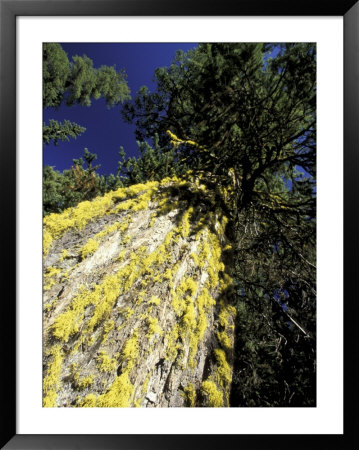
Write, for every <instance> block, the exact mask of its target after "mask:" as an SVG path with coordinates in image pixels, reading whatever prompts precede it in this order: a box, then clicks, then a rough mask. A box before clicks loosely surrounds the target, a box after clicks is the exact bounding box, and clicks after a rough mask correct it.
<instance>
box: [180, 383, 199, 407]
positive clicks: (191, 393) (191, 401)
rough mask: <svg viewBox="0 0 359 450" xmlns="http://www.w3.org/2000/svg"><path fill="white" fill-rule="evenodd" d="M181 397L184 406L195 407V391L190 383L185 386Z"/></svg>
mask: <svg viewBox="0 0 359 450" xmlns="http://www.w3.org/2000/svg"><path fill="white" fill-rule="evenodd" d="M183 396H184V398H185V403H186V406H189V407H192V408H193V407H194V406H196V398H197V394H196V389H195V387H194V385H193V384H192V383H189V384H187V386H186V387H185V388H184V393H183Z"/></svg>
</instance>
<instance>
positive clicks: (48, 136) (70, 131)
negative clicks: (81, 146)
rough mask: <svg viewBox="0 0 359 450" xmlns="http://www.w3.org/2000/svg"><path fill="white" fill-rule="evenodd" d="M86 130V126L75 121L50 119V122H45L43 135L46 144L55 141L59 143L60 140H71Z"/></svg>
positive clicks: (56, 143)
mask: <svg viewBox="0 0 359 450" xmlns="http://www.w3.org/2000/svg"><path fill="white" fill-rule="evenodd" d="M85 131H86V128H84V127H81V126H80V125H78V124H77V123H75V122H70V121H69V120H65V121H64V122H63V123H61V122H59V121H57V120H53V119H50V121H49V124H48V125H46V124H45V123H44V124H43V127H42V135H43V141H44V143H45V144H50V142H53V143H54V144H55V145H58V142H59V141H69V140H70V139H69V138H70V137H72V138H73V139H76V138H77V136H80V135H81V134H82V133H84V132H85Z"/></svg>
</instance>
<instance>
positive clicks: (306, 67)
mask: <svg viewBox="0 0 359 450" xmlns="http://www.w3.org/2000/svg"><path fill="white" fill-rule="evenodd" d="M156 80H157V90H156V91H155V92H150V91H149V90H148V89H147V88H145V87H144V88H141V89H140V91H139V92H138V95H137V97H136V99H135V100H134V101H133V102H128V103H127V104H125V106H124V109H123V116H124V118H125V119H126V120H127V121H129V122H131V123H134V124H135V125H136V136H137V138H138V139H139V140H142V141H144V140H149V139H153V137H154V136H155V135H156V134H157V135H158V141H159V145H160V147H161V148H166V147H168V145H172V148H173V149H174V151H175V157H174V158H173V160H174V161H180V162H181V163H182V164H186V165H187V167H190V168H191V170H192V171H193V172H194V173H197V174H198V176H200V175H201V176H202V180H205V181H206V183H207V186H208V188H209V189H216V187H218V186H219V185H220V186H222V187H223V188H224V189H225V192H227V196H226V198H218V201H219V202H220V204H221V206H222V207H223V208H225V209H226V210H227V212H228V214H229V215H230V217H231V223H230V226H229V227H228V230H227V232H228V233H229V234H230V235H231V239H232V242H233V244H234V245H233V255H232V257H233V265H234V267H235V270H236V295H235V297H234V298H233V301H234V303H235V304H236V306H237V310H238V316H237V317H238V323H237V345H236V349H237V358H236V367H235V374H234V383H233V392H232V404H233V406H313V405H315V401H316V399H315V392H316V386H315V373H316V369H315V364H316V362H315V361H316V355H315V348H316V344H315V343H316V340H315V334H316V316H315V314H316V267H315V261H316V256H315V245H316V222H315V218H316V213H315V209H316V201H315V194H316V189H315V176H316V52H315V45H313V44H310V43H305V44H301V43H298V44H294V43H292V44H277V45H276V44H201V45H199V47H198V48H197V49H194V50H191V51H189V52H187V53H186V54H184V53H183V52H178V53H177V55H176V58H175V60H174V61H173V63H172V64H171V65H170V66H169V67H164V68H159V69H157V71H156ZM151 164H152V162H148V163H147V165H146V167H148V168H150V167H151ZM157 170H159V169H158V168H157Z"/></svg>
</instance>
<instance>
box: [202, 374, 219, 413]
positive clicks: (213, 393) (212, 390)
mask: <svg viewBox="0 0 359 450" xmlns="http://www.w3.org/2000/svg"><path fill="white" fill-rule="evenodd" d="M201 393H202V395H203V396H204V397H205V398H206V401H207V403H208V406H210V407H215V408H218V407H221V406H224V401H223V394H222V392H221V390H220V389H218V387H217V386H216V383H214V382H213V381H210V380H206V381H203V383H202V385H201Z"/></svg>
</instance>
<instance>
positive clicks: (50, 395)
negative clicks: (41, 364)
mask: <svg viewBox="0 0 359 450" xmlns="http://www.w3.org/2000/svg"><path fill="white" fill-rule="evenodd" d="M50 355H51V356H52V360H51V362H50V364H49V365H48V367H47V374H46V377H45V378H44V381H43V391H44V398H43V406H44V407H45V408H52V407H55V406H57V404H56V400H57V390H58V388H59V386H60V374H61V369H62V361H63V352H62V348H61V345H59V344H57V345H55V346H53V347H52V349H51V350H50Z"/></svg>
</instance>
